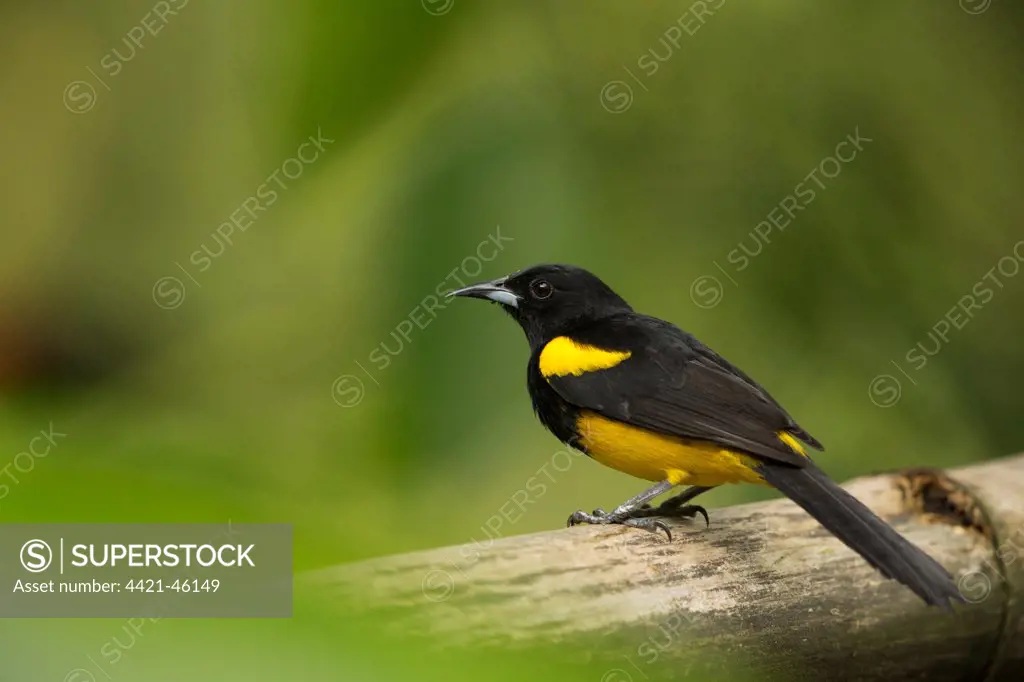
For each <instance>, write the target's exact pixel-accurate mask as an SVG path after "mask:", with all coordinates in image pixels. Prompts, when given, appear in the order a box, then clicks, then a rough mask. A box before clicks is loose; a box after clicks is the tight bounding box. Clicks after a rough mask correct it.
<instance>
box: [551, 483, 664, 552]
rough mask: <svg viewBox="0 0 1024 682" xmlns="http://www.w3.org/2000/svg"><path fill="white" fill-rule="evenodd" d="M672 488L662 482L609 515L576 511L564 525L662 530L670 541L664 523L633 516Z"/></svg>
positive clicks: (601, 511) (601, 510) (630, 499)
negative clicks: (594, 525) (619, 526)
mask: <svg viewBox="0 0 1024 682" xmlns="http://www.w3.org/2000/svg"><path fill="white" fill-rule="evenodd" d="M672 488H673V485H672V484H671V483H669V482H668V481H662V482H661V483H658V484H657V485H655V486H653V487H651V488H648V489H647V490H645V491H643V492H642V493H640V494H639V495H637V496H635V497H631V498H629V499H628V500H626V501H625V502H623V503H622V504H620V505H619V506H618V507H616V508H615V509H613V510H612V512H611V513H610V514H609V513H607V512H605V511H604V510H603V509H595V510H594V511H593V513H591V514H588V513H586V512H585V511H583V510H576V511H574V512H573V513H572V515H570V516H569V521H568V523H567V524H566V525H569V526H575V525H576V524H578V523H594V524H618V525H622V526H631V527H633V528H642V529H644V530H649V531H651V532H657V531H659V530H663V531H665V534H666V535H667V536H668V539H669V540H671V539H672V532H671V531H670V530H669V529H668V526H666V525H665V524H664V523H662V522H661V521H657V520H655V519H650V518H637V517H634V516H633V514H634V513H635V512H636V511H638V510H639V509H641V508H642V507H643V506H644V505H646V504H647V503H648V502H650V501H651V500H653V499H654V498H655V497H657V496H658V495H662V494H664V493H667V492H668V491H669V490H671V489H672Z"/></svg>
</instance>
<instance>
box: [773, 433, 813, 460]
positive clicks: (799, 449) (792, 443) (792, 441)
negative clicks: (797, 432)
mask: <svg viewBox="0 0 1024 682" xmlns="http://www.w3.org/2000/svg"><path fill="white" fill-rule="evenodd" d="M779 440H781V441H782V442H783V443H785V444H786V445H788V446H789V449H790V450H792V451H793V452H795V453H796V454H798V455H803V456H804V457H806V456H807V451H806V450H804V446H803V445H801V444H800V441H798V440H797V439H796V438H793V436H791V435H789V434H788V433H786V432H785V431H779Z"/></svg>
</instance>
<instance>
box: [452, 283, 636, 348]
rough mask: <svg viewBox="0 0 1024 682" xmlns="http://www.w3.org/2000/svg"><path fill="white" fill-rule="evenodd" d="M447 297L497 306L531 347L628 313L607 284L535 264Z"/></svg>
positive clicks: (621, 301) (622, 301) (626, 306)
mask: <svg viewBox="0 0 1024 682" xmlns="http://www.w3.org/2000/svg"><path fill="white" fill-rule="evenodd" d="M449 296H467V297H470V298H482V299H485V300H489V301H493V302H494V303H497V304H498V305H500V306H501V307H502V308H503V309H504V310H505V312H507V313H508V314H509V315H511V316H512V317H513V318H515V320H516V321H517V322H518V323H519V326H521V327H522V328H523V331H524V332H526V338H527V339H528V340H529V341H530V345H531V347H534V348H537V347H540V346H542V345H544V344H545V343H547V342H548V341H550V340H551V339H553V338H555V337H556V336H559V335H562V334H565V333H567V332H568V331H570V330H571V329H573V328H574V327H576V326H578V325H580V324H583V323H586V322H590V321H593V320H598V319H601V318H602V317H607V316H609V315H613V314H615V313H620V312H627V311H630V310H632V308H630V306H629V304H628V303H626V302H625V301H624V300H623V299H622V297H620V296H619V295H618V294H616V293H615V292H614V291H612V290H611V288H610V287H609V286H608V285H607V284H605V283H604V282H602V281H601V280H600V279H598V278H597V277H596V276H594V275H593V274H591V273H589V272H587V271H586V270H584V269H583V268H578V267H575V266H572V265H535V266H533V267H531V268H527V269H525V270H521V271H519V272H515V273H513V274H511V275H508V276H507V277H500V278H498V279H496V280H493V281H490V282H481V283H479V284H472V285H470V286H468V287H464V288H462V289H459V290H457V291H453V292H451V293H450V294H449Z"/></svg>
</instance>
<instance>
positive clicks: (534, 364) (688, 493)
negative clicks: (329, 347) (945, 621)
mask: <svg viewBox="0 0 1024 682" xmlns="http://www.w3.org/2000/svg"><path fill="white" fill-rule="evenodd" d="M451 295H452V296H469V297H474V298H482V299H487V300H490V301H494V302H495V303H497V304H499V305H500V306H501V307H502V308H503V309H504V310H505V311H506V312H507V313H509V314H510V315H511V316H512V317H513V318H515V320H516V321H517V322H518V323H519V325H520V326H521V327H522V328H523V331H525V332H526V338H527V340H528V341H529V343H530V350H531V354H530V361H529V366H528V370H527V385H528V388H529V392H530V397H531V399H532V400H533V407H534V410H535V411H536V413H537V416H538V417H539V418H540V420H541V422H543V424H544V425H545V426H546V427H547V428H548V429H549V430H550V431H551V432H552V433H553V434H554V435H555V436H556V437H558V439H559V440H561V441H562V442H564V443H566V444H567V445H569V446H571V447H574V448H577V449H579V450H581V451H583V452H584V453H586V454H587V455H589V456H590V457H592V458H593V459H595V460H597V461H598V462H600V463H602V464H605V465H607V466H610V467H612V468H614V469H618V470H619V471H622V472H625V473H627V474H631V475H633V476H636V477H638V478H643V479H646V480H648V481H654V482H655V483H656V485H654V487H652V488H650V489H649V490H646V491H644V492H642V493H640V494H639V495H637V496H636V497H633V498H631V499H629V500H627V501H626V502H623V503H622V504H620V505H619V506H618V507H616V508H615V509H614V510H612V511H611V512H610V513H606V512H604V511H602V510H595V511H594V512H593V513H590V514H588V513H586V512H583V511H577V512H575V513H573V514H572V516H570V517H569V525H574V524H577V523H598V524H608V523H614V524H622V525H627V526H633V527H637V528H645V529H648V530H657V529H661V530H664V531H665V532H666V533H668V527H667V526H665V524H664V523H662V522H660V521H658V520H657V517H658V516H694V515H695V514H696V513H698V512H699V513H702V514H704V516H705V518H706V517H707V514H706V512H705V511H704V510H703V509H702V508H700V507H697V506H694V505H688V504H686V503H687V502H689V501H690V500H692V499H693V498H694V497H696V496H697V495H699V494H701V493H703V492H705V491H707V490H709V489H711V488H713V487H715V486H718V485H721V484H723V483H738V482H745V483H756V484H761V485H769V486H774V487H775V488H778V489H779V490H781V491H782V492H783V493H784V494H785V495H786V496H787V497H789V498H790V499H791V500H793V501H794V502H796V503H797V504H798V505H800V506H801V507H803V509H805V510H806V511H807V512H808V513H809V514H810V515H811V516H813V517H814V518H815V519H817V520H818V522H819V523H821V524H822V525H823V526H824V527H825V528H827V529H828V530H829V531H830V532H831V533H833V534H834V535H835V536H836V537H838V538H839V539H840V540H842V541H843V542H844V543H845V544H846V545H847V546H848V547H850V548H851V549H853V550H854V551H855V552H857V553H858V554H860V555H861V556H862V557H864V559H866V560H867V561H868V563H870V564H871V565H872V566H874V567H875V568H876V569H878V570H879V571H880V572H881V573H882V574H883V575H885V576H886V577H888V578H891V579H894V580H897V581H899V582H900V583H902V584H904V585H906V586H907V587H909V588H910V589H911V590H913V591H914V593H916V594H917V595H918V596H920V597H921V599H923V600H924V601H925V602H927V603H928V604H935V605H939V606H941V607H943V608H946V609H949V608H950V604H951V603H952V602H958V601H963V598H962V597H961V595H960V593H959V591H958V590H957V587H956V585H955V584H954V582H953V580H952V578H951V577H950V576H949V574H948V573H947V572H946V570H945V569H944V568H943V567H942V566H941V565H940V564H939V563H938V562H937V561H935V560H934V559H932V558H931V557H930V556H928V555H927V554H925V553H924V552H922V551H921V550H920V549H918V548H917V547H916V546H914V545H912V544H911V543H910V542H908V541H907V540H906V539H904V538H903V537H902V536H901V535H900V534H899V533H897V532H896V531H894V530H893V529H892V528H891V527H889V526H888V525H887V524H886V523H885V522H884V521H882V520H881V519H880V518H878V517H877V516H876V515H875V514H873V513H872V512H871V511H870V510H869V509H868V508H867V507H865V506H864V505H863V504H861V503H860V502H859V501H858V500H857V499H856V498H854V497H853V496H852V495H850V494H849V493H847V492H846V491H845V490H843V489H842V488H840V487H839V486H838V485H836V484H835V483H834V482H832V480H831V479H829V478H828V476H827V475H826V474H825V473H824V472H823V471H822V470H821V469H819V468H818V467H817V466H816V465H815V464H814V462H813V461H812V460H811V458H810V457H809V456H808V455H807V453H806V451H805V449H804V444H806V445H809V446H811V447H813V448H815V449H817V450H821V449H822V446H821V443H819V442H818V441H817V440H816V439H815V438H814V437H813V436H811V434H809V433H808V432H807V431H805V430H804V429H803V428H801V427H800V426H799V425H798V424H797V423H796V422H795V421H794V420H793V418H792V417H790V416H789V414H788V413H787V412H786V411H785V410H784V409H782V407H781V406H780V405H779V404H778V403H777V402H776V401H775V400H774V399H773V398H772V397H771V396H770V395H769V394H768V392H767V391H766V390H765V389H764V388H762V387H761V386H760V385H758V384H757V382H755V381H754V380H753V379H751V378H750V377H749V376H747V375H746V374H744V373H743V372H742V371H741V370H740V369H739V368H737V367H736V366H734V365H732V364H731V363H729V362H728V361H727V360H726V359H725V358H723V357H722V356H720V355H718V354H717V353H715V352H714V351H713V350H711V349H710V348H708V347H707V346H705V345H704V344H702V343H701V342H700V341H698V340H697V339H695V338H694V337H693V336H692V335H690V334H688V333H686V332H684V331H682V330H681V329H679V328H678V327H676V326H675V325H672V324H670V323H668V322H665V321H663V320H660V319H657V318H654V317H649V316H646V315H641V314H639V313H636V312H634V311H633V309H632V308H631V307H630V306H629V304H628V303H626V301H624V300H623V299H622V298H621V297H620V296H619V295H618V294H616V293H615V292H614V291H612V290H611V288H609V287H608V286H607V285H606V284H605V283H604V282H602V281H601V280H600V279H598V278H597V277H595V276H594V275H592V274H591V273H589V272H587V271H586V270H583V269H580V268H577V267H572V266H568V265H539V266H535V267H532V268H529V269H527V270H523V271H522V272H518V273H515V274H512V275H509V276H508V277H503V278H501V279H497V280H494V281H492V282H484V283H481V284H474V285H472V286H468V287H465V288H462V289H459V290H458V291H454V292H452V294H451ZM679 485H686V486H690V487H689V488H687V489H686V490H685V491H684V492H682V493H681V494H679V495H677V496H676V497H673V498H670V499H669V500H667V501H666V502H664V503H662V504H661V505H660V506H658V507H651V506H650V504H649V502H650V501H651V500H653V499H654V498H655V497H658V496H659V495H662V494H663V493H666V492H668V491H669V490H671V489H672V488H673V487H675V486H679ZM669 538H670V539H671V534H669Z"/></svg>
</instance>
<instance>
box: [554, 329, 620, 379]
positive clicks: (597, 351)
mask: <svg viewBox="0 0 1024 682" xmlns="http://www.w3.org/2000/svg"><path fill="white" fill-rule="evenodd" d="M631 355H633V354H632V353H631V352H629V351H616V350H602V349H601V348H597V347H596V346H588V345H586V344H582V343H576V342H575V341H573V340H572V339H570V338H569V337H568V336H559V337H556V338H554V339H551V341H549V342H548V344H547V345H546V346H544V350H542V351H541V352H540V373H541V374H543V375H544V376H545V377H561V376H566V375H569V374H572V375H574V376H580V375H581V374H583V373H584V372H593V371H596V370H599V369H609V368H611V367H614V366H615V365H617V364H619V363H620V362H622V361H623V360H628V359H629V357H630V356H631Z"/></svg>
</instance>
